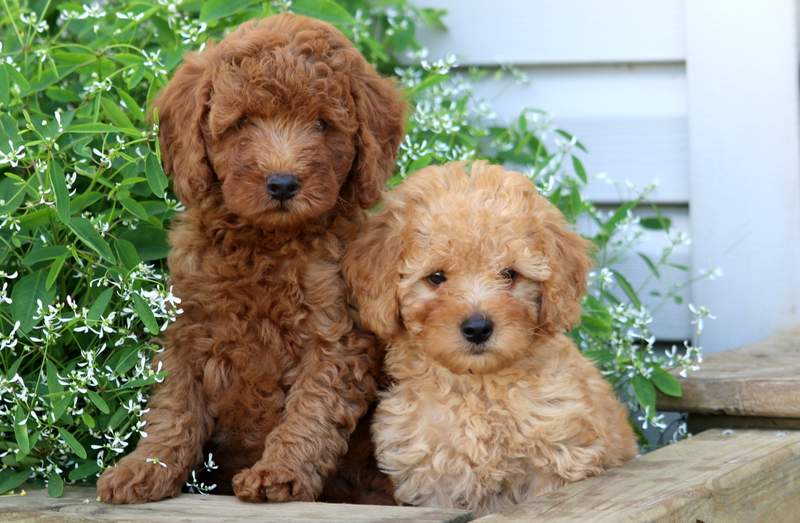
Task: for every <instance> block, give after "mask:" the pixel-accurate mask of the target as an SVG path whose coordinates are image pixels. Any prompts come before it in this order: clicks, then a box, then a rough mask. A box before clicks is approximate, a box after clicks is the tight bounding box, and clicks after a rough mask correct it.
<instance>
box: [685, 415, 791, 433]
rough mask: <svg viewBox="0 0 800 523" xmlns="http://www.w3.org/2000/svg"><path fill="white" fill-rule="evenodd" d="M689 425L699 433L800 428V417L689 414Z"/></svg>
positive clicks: (693, 430)
mask: <svg viewBox="0 0 800 523" xmlns="http://www.w3.org/2000/svg"><path fill="white" fill-rule="evenodd" d="M687 425H688V429H689V432H690V433H691V434H698V433H700V432H703V431H704V430H709V429H775V430H800V418H761V417H758V416H717V415H714V414H689V420H688V423H687Z"/></svg>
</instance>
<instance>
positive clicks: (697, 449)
mask: <svg viewBox="0 0 800 523" xmlns="http://www.w3.org/2000/svg"><path fill="white" fill-rule="evenodd" d="M527 521H537V522H546V523H578V522H586V521H591V522H593V523H611V522H614V523H616V522H665V523H666V522H676V523H677V522H681V523H682V522H689V523H711V522H714V523H717V522H724V523H738V522H742V523H744V522H762V521H763V522H770V523H782V522H786V523H796V522H798V521H800V432H793V431H774V430H772V431H763V430H742V431H739V430H710V431H707V432H704V433H702V434H700V435H698V436H694V437H691V438H689V439H687V440H684V441H682V442H680V443H677V444H675V445H669V446H667V447H664V448H662V449H659V450H657V451H655V452H651V453H650V454H647V455H645V456H643V457H641V458H638V459H636V460H634V461H632V462H630V463H629V464H627V465H626V466H624V467H622V468H620V469H616V470H612V471H610V472H609V473H608V474H606V475H605V476H600V477H596V478H591V479H587V480H584V481H580V482H578V483H573V484H571V485H567V486H566V487H564V488H562V489H560V490H558V491H556V492H552V493H550V494H546V495H544V496H539V497H538V498H535V499H533V500H531V501H529V502H527V503H525V504H523V505H520V506H518V507H517V508H516V509H515V510H512V511H510V512H508V513H507V514H496V515H491V516H485V517H483V518H480V519H478V520H476V522H480V523H517V522H519V523H522V522H527Z"/></svg>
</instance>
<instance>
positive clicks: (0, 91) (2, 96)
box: [0, 64, 10, 105]
mask: <svg viewBox="0 0 800 523" xmlns="http://www.w3.org/2000/svg"><path fill="white" fill-rule="evenodd" d="M6 67H7V66H6V64H0V104H2V105H7V104H8V101H9V100H10V96H9V92H10V91H9V90H8V72H7V71H6Z"/></svg>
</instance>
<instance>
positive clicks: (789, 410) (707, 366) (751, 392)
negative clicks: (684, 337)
mask: <svg viewBox="0 0 800 523" xmlns="http://www.w3.org/2000/svg"><path fill="white" fill-rule="evenodd" d="M680 381H681V385H682V386H683V397H681V398H672V397H668V396H663V395H662V396H659V398H658V408H659V409H660V410H672V411H681V412H690V413H700V414H720V415H728V416H753V417H761V418H798V419H800V329H798V330H795V331H792V332H787V333H783V334H779V335H776V336H773V337H771V338H768V339H766V340H764V341H762V342H760V343H756V344H753V345H749V346H747V347H744V348H741V349H737V350H733V351H728V352H719V353H715V354H711V355H709V356H708V357H707V359H706V361H705V362H703V364H702V365H701V368H700V370H698V371H695V372H692V373H690V374H689V376H688V377H686V378H680Z"/></svg>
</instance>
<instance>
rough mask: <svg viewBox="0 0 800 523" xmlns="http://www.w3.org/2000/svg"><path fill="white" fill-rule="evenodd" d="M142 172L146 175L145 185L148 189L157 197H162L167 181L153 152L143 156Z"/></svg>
mask: <svg viewBox="0 0 800 523" xmlns="http://www.w3.org/2000/svg"><path fill="white" fill-rule="evenodd" d="M144 172H145V174H146V175H147V185H149V186H150V190H151V191H153V194H155V195H156V196H158V197H159V198H163V197H164V191H165V190H166V189H167V185H168V184H169V182H168V181H167V176H166V175H165V174H164V169H163V168H162V167H161V163H160V162H159V161H158V158H156V155H155V154H148V155H147V158H145V160H144Z"/></svg>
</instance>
